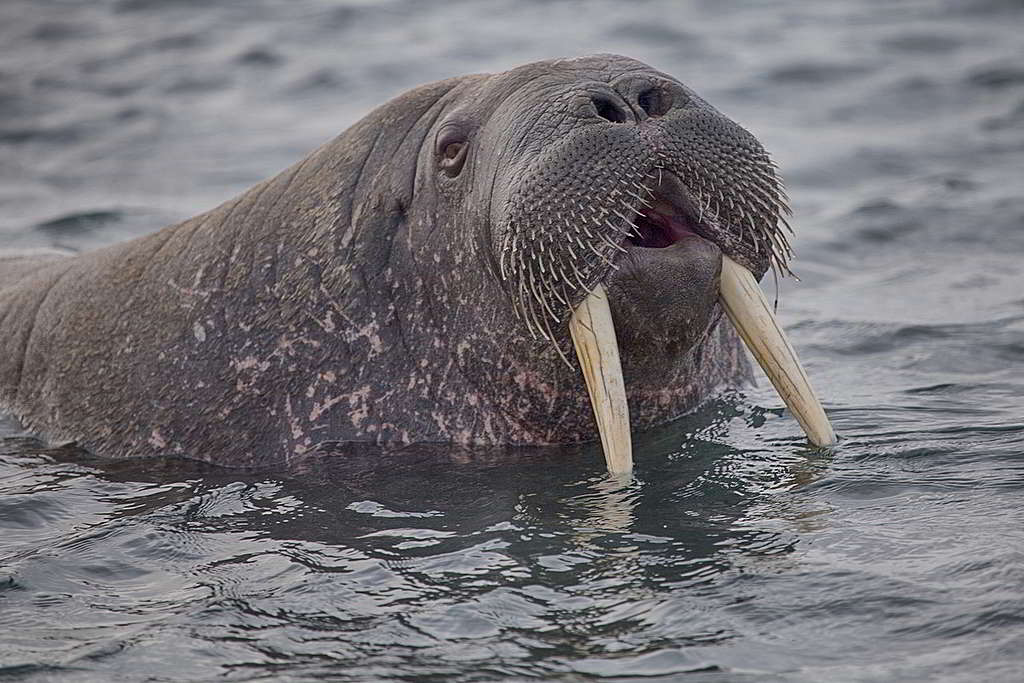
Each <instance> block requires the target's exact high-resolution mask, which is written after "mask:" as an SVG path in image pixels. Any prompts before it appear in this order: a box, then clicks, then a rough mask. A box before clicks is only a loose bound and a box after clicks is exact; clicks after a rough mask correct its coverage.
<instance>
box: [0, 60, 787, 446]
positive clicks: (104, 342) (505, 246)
mask: <svg viewBox="0 0 1024 683" xmlns="http://www.w3.org/2000/svg"><path fill="white" fill-rule="evenodd" d="M773 169H774V167H773V166H772V164H771V162H770V161H769V160H768V157H767V155H766V153H765V152H764V150H763V149H762V148H761V146H760V145H759V144H758V142H757V141H756V140H755V139H754V138H753V137H752V136H751V135H750V134H749V133H747V132H746V131H745V130H744V129H742V128H741V127H740V126H738V125H737V124H735V123H733V122H732V121H730V120H729V119H727V118H726V117H724V116H723V115H722V114H720V113H719V112H717V111H716V110H715V109H713V108H712V107H711V106H710V105H708V104H707V103H705V102H704V101H703V100H701V99H700V98H699V97H697V96H696V95H695V94H694V93H693V92H692V91H690V90H689V89H688V88H686V87H685V86H683V85H682V84H680V83H679V82H678V81H676V80H675V79H673V78H672V77H671V76H668V75H666V74H663V73H660V72H658V71H655V70H654V69H652V68H651V67H649V66H647V65H645V64H642V63H640V62H637V61H635V60H632V59H628V58H625V57H619V56H614V55H597V56H591V57H583V58H578V59H568V60H552V61H544V62H537V63H533V64H528V65H525V66H522V67H519V68H516V69H513V70H511V71H507V72H504V73H500V74H494V75H472V76H465V77H461V78H454V79H450V80H446V81H441V82H438V83H432V84H429V85H424V86H422V87H419V88H416V89H414V90H411V91H409V92H407V93H405V94H403V95H401V96H399V97H397V98H395V99H393V100H391V101H390V102H388V103H386V104H384V105H383V106H381V107H380V108H378V109H376V110H375V111H373V112H372V113H370V114H369V115H368V116H366V117H365V118H364V119H362V120H361V121H360V122H358V123H356V124H355V125H354V126H352V127H351V128H350V129H349V130H347V131H346V132H344V133H343V134H342V135H340V136H339V137H337V138H335V139H334V140H332V141H330V142H328V143H327V144H325V145H323V146H322V147H320V148H319V149H317V150H316V151H314V152H313V153H312V154H310V155H309V156H308V157H307V158H305V159H304V160H302V161H301V162H299V163H297V164H295V165H294V166H292V167H291V168H289V169H287V170H285V171H284V172H282V173H281V174H279V175H277V176H275V177H273V178H271V179H269V180H267V181H265V182H263V183H260V184H259V185H256V186H255V187H253V188H251V189H250V190H248V191H247V192H245V193H244V194H242V195H241V196H239V197H237V198H235V199H232V200H230V201H227V202H225V203H224V204H222V205H221V206H218V207H217V208H215V209H213V210H211V211H209V212H207V213H204V214H201V215H199V216H196V217H194V218H191V219H189V220H186V221H184V222H182V223H180V224H177V225H173V226H170V227H167V228H165V229H163V230H161V231H159V232H156V233H154V234H150V235H147V236H144V237H141V238H138V239H135V240H132V241H129V242H124V243H119V244H115V245H112V246H109V247H107V248H104V249H100V250H98V251H94V252H91V253H85V254H81V255H77V256H74V257H56V256H38V255H37V256H34V257H32V258H25V259H18V258H7V259H5V260H0V404H2V405H3V406H5V407H6V409H7V410H8V411H9V412H11V413H13V414H14V415H15V416H16V417H18V418H19V419H20V420H21V421H22V422H23V423H24V424H25V425H26V426H27V427H29V428H30V429H33V430H35V431H36V432H37V433H39V434H40V435H42V436H44V437H46V438H48V439H50V440H51V441H75V442H77V443H78V444H80V445H81V446H83V447H85V448H87V449H89V450H92V451H94V452H97V453H100V454H103V455H110V456H141V455H156V454H181V455H184V456H187V457H192V458H199V459H204V460H209V461H214V462H221V463H229V464H242V465H248V464H256V463H260V462H266V461H269V460H276V459H280V458H284V459H288V458H289V457H291V456H295V455H298V454H303V453H310V452H315V451H318V450H323V449H326V448H329V447H332V446H333V445H336V444H338V443H339V442H371V443H379V444H388V443H412V442H448V443H459V444H533V445H542V444H560V443H571V442H579V441H591V440H594V439H596V438H597V432H596V428H595V424H594V418H593V414H592V411H591V407H590V404H589V400H588V398H587V393H586V391H585V389H584V385H583V380H582V377H581V374H580V371H579V368H578V366H577V364H576V360H575V357H574V355H573V351H572V347H571V343H570V341H569V335H568V330H567V321H568V319H569V316H570V315H571V311H572V309H573V307H574V306H575V305H577V304H578V303H579V302H580V301H581V300H582V299H583V298H584V297H585V296H586V293H587V289H588V288H591V287H593V286H594V285H595V284H597V283H603V284H604V285H605V287H606V289H607V290H608V292H609V299H610V303H611V307H612V312H613V317H614V321H615V325H616V329H617V330H618V335H619V341H620V348H621V353H622V358H623V370H624V376H625V381H626V386H627V393H628V399H629V404H630V411H631V415H632V427H633V429H634V430H644V429H646V428H649V427H651V426H653V425H656V424H659V423H664V422H666V421H668V420H671V419H672V418H674V417H677V416H679V415H681V414H683V413H685V412H687V411H690V410H692V409H693V408H694V407H695V406H696V405H697V404H698V403H699V402H700V401H702V400H703V399H705V398H707V397H708V396H709V394H710V393H711V392H713V391H715V390H716V389H717V388H720V387H722V386H723V385H728V384H738V383H742V382H745V381H747V380H748V378H749V376H750V368H749V363H748V362H747V360H746V356H745V353H744V351H743V350H742V348H741V346H740V344H739V342H738V340H737V338H736V335H735V333H734V331H733V330H732V328H731V326H730V325H729V323H728V322H727V321H726V320H724V319H723V316H722V312H721V309H720V307H719V304H718V303H717V298H718V274H719V270H720V266H721V254H722V253H723V251H724V252H725V253H728V254H729V255H730V256H731V257H732V258H733V259H735V260H736V261H738V262H740V263H742V264H744V265H746V266H747V267H749V268H751V270H753V271H754V273H755V275H757V276H758V277H760V276H761V275H762V274H763V273H764V272H765V270H766V269H767V268H768V267H769V265H772V264H773V263H774V264H775V265H776V266H779V267H782V268H784V267H785V258H786V257H787V256H788V246H787V245H786V242H785V238H784V237H783V233H782V232H781V230H780V229H779V227H778V225H779V221H780V219H781V213H782V212H784V211H785V209H784V200H783V199H782V198H781V197H782V195H781V191H780V189H779V185H778V181H777V179H776V176H775V173H774V170H773ZM658 200H660V201H662V202H663V203H662V204H660V206H661V207H662V213H665V211H664V206H665V204H664V202H666V201H667V202H670V203H671V204H672V206H671V211H669V212H668V213H670V214H671V215H673V216H675V218H673V219H672V220H673V221H674V222H673V223H672V224H671V225H673V226H675V228H670V229H668V232H665V231H664V230H662V232H661V233H658V230H659V228H658V227H657V225H655V224H654V223H652V220H651V214H650V212H649V211H648V209H647V205H650V204H651V203H652V202H655V201H658ZM680 226H683V227H685V228H686V229H685V230H682V231H681V232H680V231H679V230H678V228H679V227H680ZM673 229H675V230H676V232H675V233H673V232H672V230H673ZM629 233H632V234H631V235H630V234H629ZM677 233H678V234H677ZM666 234H668V235H670V238H669V239H668V241H669V242H672V244H671V245H670V246H667V247H665V248H656V246H654V245H657V243H658V241H659V240H661V241H665V235H666ZM659 235H660V237H659ZM672 235H674V236H672ZM698 235H699V236H698ZM645 245H646V246H645ZM657 246H660V245H657Z"/></svg>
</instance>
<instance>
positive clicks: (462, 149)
mask: <svg viewBox="0 0 1024 683" xmlns="http://www.w3.org/2000/svg"><path fill="white" fill-rule="evenodd" d="M436 149H437V153H438V156H440V162H439V163H440V165H441V170H442V171H444V173H445V175H447V176H448V177H450V178H454V177H455V176H457V175H459V173H461V172H462V167H463V165H465V163H466V156H467V153H468V150H469V145H468V144H466V134H465V133H464V132H463V131H462V129H461V128H457V127H455V126H446V127H445V128H442V129H441V132H440V133H438V135H437V147H436Z"/></svg>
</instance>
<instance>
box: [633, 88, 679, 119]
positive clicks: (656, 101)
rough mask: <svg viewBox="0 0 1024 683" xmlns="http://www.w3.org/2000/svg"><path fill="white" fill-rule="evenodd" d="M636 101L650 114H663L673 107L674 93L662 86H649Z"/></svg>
mask: <svg viewBox="0 0 1024 683" xmlns="http://www.w3.org/2000/svg"><path fill="white" fill-rule="evenodd" d="M636 103H637V104H638V105H639V106H640V108H641V109H643V110H644V111H645V112H647V115H648V116H661V115H663V114H665V113H666V112H667V111H668V110H669V109H671V108H672V95H671V93H668V92H665V91H664V90H662V89H661V88H649V89H648V90H644V91H643V92H642V93H640V96H639V97H637V98H636Z"/></svg>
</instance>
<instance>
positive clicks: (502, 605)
mask: <svg viewBox="0 0 1024 683" xmlns="http://www.w3.org/2000/svg"><path fill="white" fill-rule="evenodd" d="M1021 26H1024V6H1022V5H1021V4H1020V2H1016V1H1014V0H978V1H976V2H968V1H966V0H964V1H953V0H927V1H926V0H918V1H905V2H873V1H870V0H861V1H859V2H839V1H838V0H826V1H823V2H815V3H805V2H796V1H795V0H794V1H793V2H775V3H761V2H744V3H717V2H710V1H699V0H693V1H691V2H669V1H668V0H665V1H664V2H635V3H634V2H631V3H624V2H621V1H619V2H604V1H598V2H590V3H575V2H561V3H559V2H553V3H552V2H539V1H537V2H534V1H531V2H525V1H523V0H519V1H518V2H516V1H513V0H508V1H500V2H488V3H479V2H447V3H423V2H414V1H412V0H408V1H405V2H399V1H393V2H376V3H371V2H355V1H353V2H329V1H328V0H301V1H298V2H290V3H272V2H246V3H240V2H239V3H233V2H222V3H216V4H215V5H212V6H209V5H208V4H207V3H200V2H192V1H189V0H173V1H168V0H161V1H159V2H158V1H156V0H116V1H115V0H106V1H102V2H89V3H84V2H81V3H80V2H71V1H68V2H58V1H56V0H52V1H50V2H30V1H29V0H9V1H7V2H4V3H3V4H2V5H0V45H2V46H3V48H2V49H0V244H2V245H3V246H41V245H56V246H63V247H67V248H71V249H90V248H95V247H98V246H102V245H104V244H108V243H110V242H113V241H116V240H120V239H124V238H127V237H130V236H134V235H137V234H141V233H144V232H147V231H149V230H152V229H155V228H158V227H161V226H162V225H165V224H167V223H169V222H172V221H175V220H179V219H181V218H185V217H187V216H190V215H192V214H194V213H197V212H199V211H202V210H205V209H208V208H210V207H212V206H214V205H216V204H218V203H220V202H221V201H223V200H225V199H227V198H229V197H231V196H234V195H235V194H237V193H238V192H240V191H242V190H244V189H245V188H246V187H248V186H249V185H251V184H253V183H255V182H257V181H259V180H261V179H263V178H265V177H268V176H270V175H272V174H274V173H276V172H278V171H279V170H281V169H283V168H285V167H286V166H288V165H290V164H291V163H292V162H294V161H295V160H297V159H299V158H301V157H302V156H304V155H305V154H306V153H307V152H308V151H310V150H311V149H313V148H314V147H316V146H317V145H318V144H320V143H321V142H323V141H324V140H326V139H328V138H330V137H332V136H333V135H336V134H337V133H338V132H340V131H341V130H343V129H344V128H345V127H347V126H348V125H350V124H351V123H353V122H354V121H355V120H357V119H358V118H359V116H361V115H362V114H363V113H365V112H366V111H367V110H368V109H369V108H371V107H372V106H374V105H376V104H379V103H380V102H383V101H384V100H386V99H387V98H389V97H391V96H393V95H394V94H397V93H399V92H401V91H403V90H405V89H407V88H409V87H412V86H414V85H417V84H419V83H422V82H426V81H429V80H434V79H438V78H444V77H447V76H451V75H455V74H460V73H468V72H476V71H492V70H497V69H504V68H508V67H511V66H515V65H517V64H520V63H523V62H526V61H530V60H533V59H539V58H545V57H550V56H557V55H574V54H585V53H592V52H618V53H622V54H627V55H630V56H634V57H637V58H639V59H642V60H644V61H647V62H648V63H650V64H652V65H654V66H656V67H658V68H661V69H663V70H665V71H668V72H669V73H672V74H674V75H676V76H678V77H679V78H680V79H681V80H683V81H684V82H686V83H687V84H689V85H691V86H692V87H694V88H695V89H696V90H697V91H698V92H699V93H701V94H702V95H703V96H705V97H706V98H707V99H708V100H709V101H711V102H712V103H713V104H714V105H715V106H717V107H718V108H720V109H721V110H723V111H724V112H725V113H726V114H728V115H729V116H731V117H732V118H734V119H736V120H738V121H740V122H741V123H742V124H744V125H745V126H746V127H747V128H749V129H750V130H751V131H752V132H754V133H755V134H756V135H757V136H758V137H759V138H760V139H761V140H762V141H763V142H764V144H765V145H766V147H767V148H768V149H769V150H771V151H772V152H773V154H774V156H775V158H776V160H777V161H778V163H779V165H780V166H781V168H782V171H783V174H784V176H785V177H786V179H787V181H788V187H789V192H790V195H791V197H792V199H793V205H794V209H795V211H796V219H795V221H794V226H795V228H796V231H797V237H796V240H795V246H796V248H797V252H798V254H797V260H796V262H795V268H796V270H797V272H798V273H799V275H800V276H801V282H800V283H795V282H792V281H786V282H783V283H782V284H781V306H780V316H781V318H782V320H783V322H784V323H785V325H786V327H787V328H788V329H789V330H790V333H791V335H792V339H793V341H794V344H795V345H796V346H797V348H798V349H799V350H800V352H801V356H802V357H803V359H804V361H805V363H806V365H807V366H808V370H809V372H810V374H811V376H812V378H813V379H814V380H815V384H816V386H817V388H818V390H819V393H821V394H822V395H823V396H824V397H825V399H826V401H825V402H826V407H827V409H828V411H829V414H830V416H831V417H832V419H833V421H834V423H835V426H836V429H837V431H838V433H839V434H840V436H841V438H842V442H841V444H840V447H839V448H838V449H837V450H836V451H835V452H834V453H819V452H815V451H811V450H808V449H807V448H805V444H804V441H803V439H802V438H801V434H800V431H799V427H798V426H797V425H796V423H795V422H794V421H793V420H792V419H791V418H790V417H789V416H787V415H784V414H783V411H782V410H781V403H780V401H779V399H778V398H777V397H776V396H775V395H773V392H772V391H771V390H770V389H769V388H767V385H766V383H765V382H762V385H763V386H761V387H759V388H757V389H751V390H747V391H744V392H742V393H735V392H734V393H727V394H725V395H723V396H720V397H718V398H717V399H716V400H714V401H712V402H710V403H709V404H708V405H707V406H705V407H704V408H703V409H702V410H701V411H699V412H698V413H697V414H695V415H692V416H690V417H687V418H685V419H683V420H681V421H679V422H677V423H675V424H672V425H669V426H667V427H665V428H663V429H661V430H658V431H657V432H655V433H650V434H645V435H643V436H642V437H640V438H639V439H638V444H637V476H636V478H635V479H634V480H633V481H631V482H623V481H616V480H613V479H609V478H608V477H607V476H606V475H605V474H603V472H602V468H601V456H600V453H599V451H598V450H597V448H596V447H594V446H586V447H580V448H573V449H565V450H562V451H544V450H532V451H531V450H519V451H500V452H486V451H479V452H462V451H451V450H447V449H436V448H435V449H428V448H417V447H413V448H408V449H404V450H402V451H399V452H388V453H384V452H378V451H374V450H373V449H369V448H367V449H361V450H359V451H351V452H347V453H345V454H344V455H345V457H334V458H325V459H321V460H310V461H307V462H305V463H302V465H301V466H297V467H294V468H292V469H290V470H288V471H273V470H258V471H257V470H233V469H226V468H215V467H211V466H207V465H203V464H199V463H195V462H188V461H153V460H147V461H137V462H135V461H133V462H123V461H117V460H109V459H99V458H94V457H89V456H85V455H84V454H81V453H78V452H74V451H73V450H70V449H63V450H61V449H57V450H53V449H49V450H48V449H45V448H43V447H42V446H41V445H40V444H39V443H38V442H36V441H34V440H33V439H31V438H30V437H29V436H26V435H23V434H21V432H20V430H19V429H18V427H17V425H14V424H12V423H10V422H9V421H8V422H4V423H2V426H0V677H5V678H12V679H27V680H60V681H106V680H133V681H134V680H195V681H206V680H213V679H218V680H261V679H272V680H311V679H315V678H318V677H323V678H327V679H333V680H381V679H384V680H387V679H391V680H443V681H474V680H523V679H543V680H590V679H595V678H604V679H609V680H631V679H632V680H641V679H642V680H679V679H683V680H694V681H822V680H829V681H876V680H877V681H890V680H900V681H915V680H921V681H924V680H927V681H936V680H942V681H980V680H985V681H1016V680H1021V679H1022V678H1024V458H1022V455H1021V453H1022V450H1024V410H1022V408H1021V406H1022V404H1024V378H1022V375H1024V371H1022V362H1024V294H1022V267H1021V262H1022V258H1024V199H1022V196H1021V194H1022V193H1021V188H1022V187H1024V58H1022V56H1021V55H1024V49H1022V48H1024V44H1022V42H1021V38H1020V27H1021ZM768 286H769V287H771V283H768Z"/></svg>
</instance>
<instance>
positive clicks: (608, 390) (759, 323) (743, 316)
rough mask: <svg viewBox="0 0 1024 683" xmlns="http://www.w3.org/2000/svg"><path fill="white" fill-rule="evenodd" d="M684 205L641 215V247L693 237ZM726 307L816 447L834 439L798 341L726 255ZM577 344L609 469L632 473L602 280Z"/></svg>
mask: <svg viewBox="0 0 1024 683" xmlns="http://www.w3.org/2000/svg"><path fill="white" fill-rule="evenodd" d="M679 209H680V207H679V204H678V203H677V202H669V201H666V200H664V199H660V198H656V200H655V202H654V204H653V206H651V207H649V208H648V209H647V210H646V211H645V212H643V213H642V214H639V215H638V217H637V219H636V220H635V225H636V233H635V235H634V236H632V237H631V238H630V242H631V243H632V244H633V245H634V246H637V247H644V248H664V247H667V246H670V245H672V244H675V243H676V242H678V241H679V240H681V239H683V238H684V237H686V236H687V235H697V234H698V231H697V229H696V228H697V227H698V223H697V222H696V221H694V220H693V218H692V215H687V214H688V212H687V211H686V210H685V208H684V210H682V211H680V210H679ZM719 299H720V301H721V304H722V307H723V309H724V310H725V312H726V314H727V315H728V316H729V319H730V320H731V321H732V323H733V325H734V326H735V327H736V329H737V331H738V332H739V334H740V338H741V339H742V340H743V342H744V344H746V346H747V348H748V349H749V350H750V352H751V354H752V355H753V356H754V358H755V359H756V360H757V362H758V364H759V365H760V366H761V368H762V369H763V370H764V372H765V374H766V375H767V376H768V379H769V380H770V381H771V383H772V385H773V386H774V387H775V389H776V391H778V392H779V396H780V397H781V398H782V400H783V402H784V403H785V404H786V406H787V407H788V408H789V410H790V412H792V413H793V415H794V416H795V417H796V419H797V421H798V422H799V423H800V426H801V427H802V428H803V430H804V432H805V433H806V435H807V438H808V440H809V441H810V442H811V443H812V444H813V445H815V446H818V447H826V446H830V445H832V444H834V443H835V440H836V438H835V433H834V432H833V430H832V425H831V424H830V423H829V420H828V417H827V416H826V415H825V411H824V409H823V408H822V405H821V402H820V401H819V400H818V397H817V395H816V394H815V393H814V390H813V389H812V388H811V383H810V380H809V379H808V377H807V373H806V372H805V371H804V369H803V366H802V365H801V364H800V361H799V359H798V358H797V355H796V352H795V351H794V350H793V346H792V345H791V344H790V342H789V340H788V339H787V338H786V335H785V333H784V332H783V331H782V328H781V327H780V326H779V324H778V321H777V320H776V319H775V315H774V314H773V313H772V309H771V307H770V306H769V305H768V302H767V300H766V299H765V297H764V294H763V293H762V292H761V288H760V286H759V285H758V284H757V280H756V279H755V278H754V275H753V273H751V272H750V271H749V270H748V269H746V268H745V267H743V266H741V265H739V264H738V263H736V262H735V261H733V260H732V259H731V258H729V257H728V256H726V255H725V254H724V253H723V254H722V271H721V280H720V289H719ZM569 332H570V335H571V336H572V341H573V346H574V347H575V349H576V355H577V357H578V358H579V361H580V367H581V368H582V370H583V376H584V380H585V382H586V386H587V392H588V394H589V397H590V402H591V407H592V408H593V410H594V418H595V420H596V422H597V428H598V433H599V435H600V437H601V444H602V447H603V448H604V454H605V460H606V462H607V465H608V470H609V471H610V472H612V473H623V472H629V471H630V470H631V469H632V467H633V454H632V444H631V435H630V425H629V405H628V403H627V400H626V391H625V381H624V379H623V376H622V363H621V359H620V356H619V347H618V341H617V339H616V335H615V327H614V324H613V322H612V315H611V309H610V307H609V305H608V296H607V293H606V292H605V289H604V287H603V285H600V284H599V285H597V286H596V287H595V288H594V289H593V290H591V292H590V293H589V294H588V295H587V297H586V298H585V299H584V300H583V301H582V302H581V303H580V304H579V306H577V307H576V309H575V310H574V311H573V315H572V317H571V318H570V321H569Z"/></svg>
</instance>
